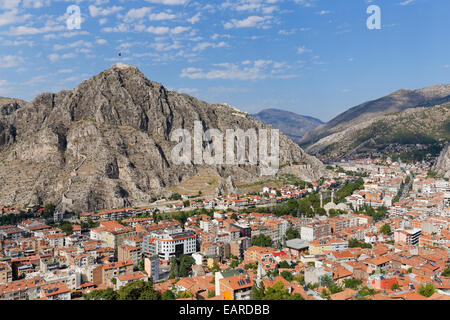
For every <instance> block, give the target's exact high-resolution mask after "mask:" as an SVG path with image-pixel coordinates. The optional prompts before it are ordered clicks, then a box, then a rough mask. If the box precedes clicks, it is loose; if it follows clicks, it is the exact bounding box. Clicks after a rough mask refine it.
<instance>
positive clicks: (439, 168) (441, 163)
mask: <svg viewBox="0 0 450 320" xmlns="http://www.w3.org/2000/svg"><path fill="white" fill-rule="evenodd" d="M433 170H434V171H435V172H436V173H437V174H438V175H439V176H443V177H444V178H450V144H449V145H447V146H446V147H445V148H444V150H442V153H441V155H440V156H439V158H438V159H437V161H436V163H435V165H434V167H433Z"/></svg>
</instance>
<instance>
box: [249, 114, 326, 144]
mask: <svg viewBox="0 0 450 320" xmlns="http://www.w3.org/2000/svg"><path fill="white" fill-rule="evenodd" d="M251 116H252V117H253V118H255V119H256V120H259V121H261V122H262V123H264V124H271V125H273V126H274V127H275V128H277V129H279V130H280V131H281V132H283V133H284V134H285V135H287V136H288V137H289V138H291V139H292V140H293V141H297V140H299V139H300V138H302V137H303V136H304V135H305V134H306V133H307V132H309V131H311V130H313V129H315V128H317V127H318V126H319V125H321V124H323V121H321V120H320V119H317V118H314V117H311V116H304V115H300V114H297V113H295V112H292V111H287V110H282V109H277V108H267V109H264V110H261V111H260V112H258V113H256V114H252V115H251Z"/></svg>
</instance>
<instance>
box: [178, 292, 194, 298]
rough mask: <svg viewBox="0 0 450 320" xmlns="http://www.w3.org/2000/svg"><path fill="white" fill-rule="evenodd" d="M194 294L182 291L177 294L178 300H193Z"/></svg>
mask: <svg viewBox="0 0 450 320" xmlns="http://www.w3.org/2000/svg"><path fill="white" fill-rule="evenodd" d="M193 296H194V294H193V293H192V292H190V291H180V292H178V294H177V299H186V298H192V297H193Z"/></svg>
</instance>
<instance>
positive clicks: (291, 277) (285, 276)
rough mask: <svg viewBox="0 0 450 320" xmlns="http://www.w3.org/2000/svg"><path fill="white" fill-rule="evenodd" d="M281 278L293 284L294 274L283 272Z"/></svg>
mask: <svg viewBox="0 0 450 320" xmlns="http://www.w3.org/2000/svg"><path fill="white" fill-rule="evenodd" d="M281 276H282V277H283V278H284V279H285V280H286V281H289V282H291V281H292V279H293V276H292V273H290V272H289V271H287V270H285V271H282V272H281Z"/></svg>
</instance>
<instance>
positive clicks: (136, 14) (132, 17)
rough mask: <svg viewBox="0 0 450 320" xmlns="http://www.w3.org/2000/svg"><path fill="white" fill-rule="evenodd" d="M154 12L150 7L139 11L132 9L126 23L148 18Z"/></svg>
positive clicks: (126, 17)
mask: <svg viewBox="0 0 450 320" xmlns="http://www.w3.org/2000/svg"><path fill="white" fill-rule="evenodd" d="M151 11H152V8H149V7H143V8H139V9H134V8H133V9H131V10H130V11H128V12H127V14H126V16H125V21H131V20H136V19H142V18H144V17H146V16H147V15H148V14H149V13H150V12H151Z"/></svg>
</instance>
